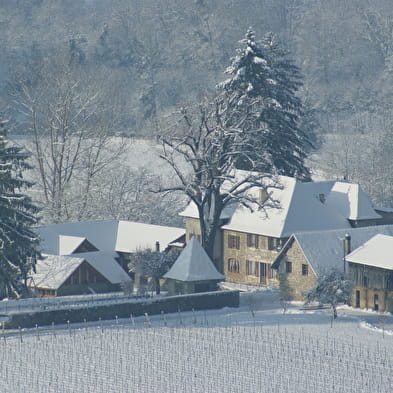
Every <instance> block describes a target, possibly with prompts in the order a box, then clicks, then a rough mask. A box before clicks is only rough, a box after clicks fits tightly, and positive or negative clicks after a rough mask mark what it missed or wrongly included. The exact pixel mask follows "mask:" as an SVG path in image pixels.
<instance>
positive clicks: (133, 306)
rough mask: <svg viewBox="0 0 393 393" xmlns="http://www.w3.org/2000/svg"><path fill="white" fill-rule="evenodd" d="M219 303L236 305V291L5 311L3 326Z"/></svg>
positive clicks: (200, 307)
mask: <svg viewBox="0 0 393 393" xmlns="http://www.w3.org/2000/svg"><path fill="white" fill-rule="evenodd" d="M223 307H239V291H217V292H205V293H198V294H192V295H179V296H169V297H164V298H150V299H141V300H139V301H135V300H133V301H126V300H125V301H124V302H123V303H117V302H116V303H114V304H110V305H102V306H93V307H82V308H70V309H61V310H48V311H37V312H21V313H14V314H11V315H9V319H8V321H6V322H4V328H6V329H17V328H29V327H35V326H37V325H38V326H46V325H51V324H53V323H54V324H56V325H58V324H66V323H75V322H84V321H98V320H100V319H102V320H106V319H115V318H129V317H130V315H132V316H140V315H144V314H145V313H147V314H149V315H154V314H160V313H162V312H164V313H171V312H178V311H191V310H193V309H194V310H210V309H220V308H223Z"/></svg>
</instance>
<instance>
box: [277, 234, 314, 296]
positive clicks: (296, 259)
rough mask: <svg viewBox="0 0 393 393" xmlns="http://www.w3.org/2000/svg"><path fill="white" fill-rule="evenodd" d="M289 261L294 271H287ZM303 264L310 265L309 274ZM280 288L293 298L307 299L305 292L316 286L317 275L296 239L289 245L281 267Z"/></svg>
mask: <svg viewBox="0 0 393 393" xmlns="http://www.w3.org/2000/svg"><path fill="white" fill-rule="evenodd" d="M287 262H290V263H292V272H291V273H288V272H287V271H286V266H287ZM302 265H306V266H308V267H307V269H308V274H307V275H304V274H303V270H302ZM279 280H280V288H281V289H282V291H283V292H284V293H285V294H286V295H287V297H288V298H289V299H292V300H305V297H304V295H305V293H307V292H308V291H310V290H311V289H313V288H314V286H315V282H316V276H315V274H314V272H313V271H312V269H311V266H310V265H309V264H308V262H307V260H306V258H305V257H304V255H303V253H302V251H301V249H300V248H299V246H298V244H297V242H296V241H293V242H292V244H291V245H290V246H289V248H288V250H287V252H286V253H285V256H284V257H283V258H282V259H281V261H280V267H279Z"/></svg>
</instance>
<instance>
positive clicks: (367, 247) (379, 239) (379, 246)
mask: <svg viewBox="0 0 393 393" xmlns="http://www.w3.org/2000/svg"><path fill="white" fill-rule="evenodd" d="M392 251H393V236H389V235H382V234H377V235H375V236H374V237H372V238H371V239H370V240H368V241H366V242H365V243H364V244H362V245H361V246H360V247H358V248H357V249H356V250H354V251H352V252H351V253H350V254H348V255H347V256H346V260H347V261H348V262H353V263H359V264H362V265H367V266H374V267H378V268H381V269H388V270H393V252H392Z"/></svg>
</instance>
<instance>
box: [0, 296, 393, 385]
mask: <svg viewBox="0 0 393 393" xmlns="http://www.w3.org/2000/svg"><path fill="white" fill-rule="evenodd" d="M241 303H242V305H241V307H240V308H238V309H229V308H227V309H224V310H219V311H213V310H212V311H205V312H204V311H201V312H195V313H193V312H188V313H181V314H179V313H178V314H168V315H159V316H154V317H153V316H152V317H148V316H146V317H139V318H135V319H132V318H130V319H128V320H125V319H122V320H117V321H107V322H105V323H104V322H99V323H95V324H86V325H84V324H79V325H74V326H63V327H58V328H55V329H53V328H51V327H49V328H47V329H44V328H39V329H30V330H26V331H23V332H18V331H14V332H5V333H2V334H3V336H1V333H0V363H1V367H0V370H1V371H0V385H1V389H0V391H1V392H2V393H8V392H10V393H11V392H12V393H24V392H35V393H41V392H51V393H66V392H67V393H68V392H70V393H71V392H72V393H78V392H91V393H112V392H113V393H114V392H116V393H121V392H149V393H160V392H168V393H175V392H179V393H186V392H197V393H202V392H211V393H219V392H225V393H226V392H239V393H248V392H256V393H257V392H267V393H269V392H272V393H273V392H277V393H283V392H285V393H291V392H293V393H295V392H296V393H314V392H321V393H322V392H323V393H330V392H344V393H355V392H356V393H362V392H368V393H384V392H386V393H388V392H389V393H391V392H392V391H393V373H392V370H393V351H392V350H391V348H392V344H393V335H391V333H392V331H390V330H389V329H388V327H389V326H388V323H389V322H390V320H391V317H390V316H385V315H377V314H375V313H374V314H365V313H363V314H359V315H355V312H354V311H352V310H350V309H344V311H343V310H341V311H340V314H339V318H338V320H337V321H336V322H334V323H333V327H331V318H330V313H329V312H328V311H312V312H309V311H307V312H304V311H301V310H299V309H298V308H297V307H295V306H291V307H290V308H289V310H288V311H287V313H286V314H283V313H282V309H281V307H280V304H279V302H278V300H277V295H276V293H275V292H274V291H270V290H268V291H261V292H253V293H246V294H243V295H242V300H241ZM351 314H354V315H351ZM366 321H367V323H366ZM382 323H383V326H384V329H383V330H382V329H379V328H376V327H375V325H377V324H380V325H381V324H382Z"/></svg>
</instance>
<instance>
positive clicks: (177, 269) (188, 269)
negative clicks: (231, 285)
mask: <svg viewBox="0 0 393 393" xmlns="http://www.w3.org/2000/svg"><path fill="white" fill-rule="evenodd" d="M164 278H171V279H173V280H178V281H186V282H189V281H205V280H223V279H224V276H223V275H222V274H221V273H219V272H218V271H217V269H216V268H215V266H214V264H213V262H212V261H211V259H210V258H209V256H208V255H207V254H206V251H205V250H204V249H203V248H202V246H201V245H200V244H199V242H198V240H197V238H196V237H195V236H193V237H192V238H191V240H190V241H189V242H188V244H187V246H186V247H185V249H184V250H183V251H182V252H181V254H180V255H179V257H178V258H177V259H176V262H175V263H174V264H173V266H172V267H171V269H170V270H169V271H168V272H167V273H166V274H165V275H164Z"/></svg>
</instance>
